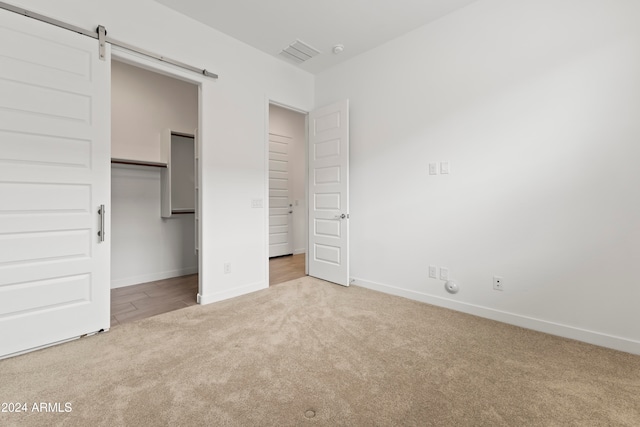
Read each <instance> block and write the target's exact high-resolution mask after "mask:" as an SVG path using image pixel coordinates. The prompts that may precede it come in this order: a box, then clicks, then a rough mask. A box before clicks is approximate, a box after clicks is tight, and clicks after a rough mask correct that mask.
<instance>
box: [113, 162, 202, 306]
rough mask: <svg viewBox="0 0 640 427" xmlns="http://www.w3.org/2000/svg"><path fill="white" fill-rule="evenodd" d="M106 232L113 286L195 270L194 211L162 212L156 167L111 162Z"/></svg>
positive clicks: (179, 274) (194, 271)
mask: <svg viewBox="0 0 640 427" xmlns="http://www.w3.org/2000/svg"><path fill="white" fill-rule="evenodd" d="M110 237H111V287H112V288H117V287H122V286H129V285H134V284H137V283H144V282H149V281H153V280H160V279H166V278H169V277H177V276H183V275H185V274H193V273H196V272H197V271H198V263H197V258H196V256H195V253H194V248H195V243H194V217H193V215H192V214H188V215H174V216H173V217H171V218H170V219H163V218H161V217H160V170H159V169H158V168H141V167H132V166H119V165H114V166H112V168H111V233H110ZM194 298H195V295H194Z"/></svg>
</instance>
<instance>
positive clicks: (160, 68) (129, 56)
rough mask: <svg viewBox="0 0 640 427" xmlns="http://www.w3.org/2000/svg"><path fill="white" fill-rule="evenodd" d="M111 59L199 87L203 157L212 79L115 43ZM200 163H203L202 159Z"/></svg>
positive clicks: (200, 273) (201, 254) (199, 205)
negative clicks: (207, 92)
mask: <svg viewBox="0 0 640 427" xmlns="http://www.w3.org/2000/svg"><path fill="white" fill-rule="evenodd" d="M111 60H112V61H114V60H115V61H118V62H124V63H125V64H129V65H132V66H134V67H138V68H142V69H145V70H148V71H151V72H154V73H158V74H162V75H165V76H167V77H171V78H174V79H177V80H182V81H185V82H187V83H191V84H194V85H196V86H197V87H198V150H199V151H200V157H201V156H202V145H203V144H202V141H203V140H204V136H205V135H207V134H208V133H209V126H207V125H206V122H205V120H204V115H203V105H205V91H204V90H203V87H202V86H203V85H204V84H205V83H206V82H208V81H209V80H210V79H208V78H207V77H205V76H199V75H197V74H195V73H191V72H189V71H187V70H182V69H180V68H177V67H175V66H172V65H170V64H168V63H164V62H162V61H159V60H157V59H153V58H147V57H143V56H140V55H138V54H136V53H134V52H132V51H129V50H127V49H124V48H122V47H119V46H115V45H112V47H111ZM207 100H208V98H207ZM200 163H201V164H202V161H201V162H200ZM197 172H198V176H197V177H195V179H196V181H197V184H196V185H197V187H198V188H200V191H199V192H198V200H197V201H196V207H197V210H198V212H197V216H198V218H200V227H199V230H198V231H197V232H198V242H199V248H198V295H197V301H198V304H201V299H202V298H201V296H202V295H203V294H204V292H203V283H205V275H204V269H203V268H201V266H202V265H203V259H205V258H204V250H203V245H202V241H203V239H202V236H203V232H202V230H203V229H204V221H203V218H204V217H203V215H202V195H203V194H204V192H205V189H204V187H203V181H202V168H199V169H198V171H197ZM109 227H110V225H109ZM109 268H111V266H109Z"/></svg>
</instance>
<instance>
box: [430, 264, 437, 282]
mask: <svg viewBox="0 0 640 427" xmlns="http://www.w3.org/2000/svg"><path fill="white" fill-rule="evenodd" d="M429 277H431V278H432V279H437V278H438V267H436V266H435V265H430V266H429Z"/></svg>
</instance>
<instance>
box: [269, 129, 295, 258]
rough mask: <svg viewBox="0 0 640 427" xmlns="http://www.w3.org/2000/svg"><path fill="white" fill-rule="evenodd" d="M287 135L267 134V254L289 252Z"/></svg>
mask: <svg viewBox="0 0 640 427" xmlns="http://www.w3.org/2000/svg"><path fill="white" fill-rule="evenodd" d="M290 142H291V138H290V137H288V136H282V135H276V134H273V133H270V134H269V257H270V258H271V257H275V256H282V255H291V254H293V216H292V214H293V208H292V206H291V205H292V204H291V202H290V200H291V199H290V193H291V179H290V178H291V174H290V171H291V165H290V163H289V150H290V148H291V145H290Z"/></svg>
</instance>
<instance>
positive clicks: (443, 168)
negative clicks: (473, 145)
mask: <svg viewBox="0 0 640 427" xmlns="http://www.w3.org/2000/svg"><path fill="white" fill-rule="evenodd" d="M450 170H451V167H450V165H449V162H440V173H441V174H443V175H446V174H448V173H449V171H450Z"/></svg>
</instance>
